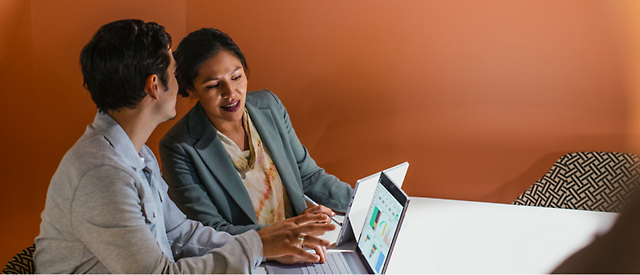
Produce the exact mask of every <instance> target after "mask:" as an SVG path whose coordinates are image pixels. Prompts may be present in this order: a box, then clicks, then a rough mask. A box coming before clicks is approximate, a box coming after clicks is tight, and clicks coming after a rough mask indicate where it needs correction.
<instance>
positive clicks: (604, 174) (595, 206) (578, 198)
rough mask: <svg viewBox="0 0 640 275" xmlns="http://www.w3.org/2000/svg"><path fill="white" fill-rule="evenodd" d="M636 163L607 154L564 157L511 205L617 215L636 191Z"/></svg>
mask: <svg viewBox="0 0 640 275" xmlns="http://www.w3.org/2000/svg"><path fill="white" fill-rule="evenodd" d="M638 160H639V159H638V156H636V155H631V154H623V153H611V152H577V153H571V154H567V155H564V156H563V157H561V158H560V159H559V160H558V161H556V163H555V164H554V165H553V166H552V167H551V170H549V172H547V174H546V175H545V176H544V177H543V178H542V179H540V180H539V181H538V182H536V183H535V184H534V185H533V186H531V187H530V188H529V189H528V190H527V191H525V192H524V193H523V194H522V195H520V197H518V198H517V199H516V200H515V201H514V202H513V204H517V205H532V206H544V207H556V208H568V209H580V210H596V211H607V212H620V211H621V210H622V208H624V206H625V205H627V204H628V202H629V201H630V200H631V199H632V197H633V196H635V194H636V192H637V189H638V171H637V170H638Z"/></svg>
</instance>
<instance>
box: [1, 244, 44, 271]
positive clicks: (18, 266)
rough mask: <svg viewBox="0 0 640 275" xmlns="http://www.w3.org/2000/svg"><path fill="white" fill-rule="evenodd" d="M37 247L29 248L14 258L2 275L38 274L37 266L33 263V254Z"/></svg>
mask: <svg viewBox="0 0 640 275" xmlns="http://www.w3.org/2000/svg"><path fill="white" fill-rule="evenodd" d="M35 251H36V245H35V244H34V245H32V246H29V247H27V248H26V249H25V250H22V251H20V253H18V254H17V255H15V256H13V258H11V260H10V261H9V263H7V265H6V266H5V267H4V270H2V274H33V273H35V272H36V265H35V264H34V263H33V252H35Z"/></svg>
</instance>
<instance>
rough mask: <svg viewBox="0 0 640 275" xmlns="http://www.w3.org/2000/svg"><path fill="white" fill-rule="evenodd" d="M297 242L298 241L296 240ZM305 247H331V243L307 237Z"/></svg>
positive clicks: (305, 237)
mask: <svg viewBox="0 0 640 275" xmlns="http://www.w3.org/2000/svg"><path fill="white" fill-rule="evenodd" d="M296 241H297V240H296ZM302 243H303V244H304V245H305V246H309V247H313V246H329V245H330V244H331V242H329V241H327V240H325V239H321V238H318V237H315V236H310V235H305V236H304V242H302Z"/></svg>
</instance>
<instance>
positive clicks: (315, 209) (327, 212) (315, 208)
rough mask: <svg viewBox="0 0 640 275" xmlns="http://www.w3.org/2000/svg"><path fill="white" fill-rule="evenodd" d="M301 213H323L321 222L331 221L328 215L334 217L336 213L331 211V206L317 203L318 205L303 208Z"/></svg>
mask: <svg viewBox="0 0 640 275" xmlns="http://www.w3.org/2000/svg"><path fill="white" fill-rule="evenodd" d="M302 214H324V215H325V219H324V221H322V222H323V223H331V218H329V217H334V216H335V215H336V213H335V212H333V210H331V208H329V207H326V206H324V205H318V206H312V207H309V208H307V209H305V210H304V211H302Z"/></svg>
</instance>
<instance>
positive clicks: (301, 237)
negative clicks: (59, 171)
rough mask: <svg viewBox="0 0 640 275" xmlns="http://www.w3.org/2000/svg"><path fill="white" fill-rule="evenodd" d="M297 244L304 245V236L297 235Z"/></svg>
mask: <svg viewBox="0 0 640 275" xmlns="http://www.w3.org/2000/svg"><path fill="white" fill-rule="evenodd" d="M298 243H300V244H302V243H304V235H302V234H300V235H298Z"/></svg>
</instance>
